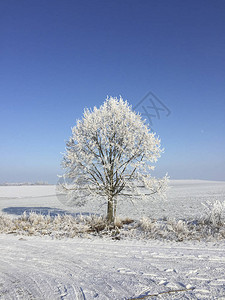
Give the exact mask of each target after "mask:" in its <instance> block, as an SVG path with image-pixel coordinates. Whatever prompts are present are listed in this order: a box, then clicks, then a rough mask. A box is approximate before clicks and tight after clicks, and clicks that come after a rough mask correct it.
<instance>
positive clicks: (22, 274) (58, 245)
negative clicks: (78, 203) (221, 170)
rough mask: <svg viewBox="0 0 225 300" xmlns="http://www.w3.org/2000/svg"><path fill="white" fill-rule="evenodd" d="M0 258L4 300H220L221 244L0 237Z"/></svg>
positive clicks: (224, 266)
mask: <svg viewBox="0 0 225 300" xmlns="http://www.w3.org/2000/svg"><path fill="white" fill-rule="evenodd" d="M0 254H1V255H0V299H4V300H10V299H43V300H47V299H49V300H54V299H55V300H56V299H65V300H66V299H68V300H69V299H71V300H76V299H77V300H78V299H87V300H89V299H112V300H113V299H115V300H120V299H136V298H137V297H139V299H142V298H143V297H144V296H146V295H154V294H157V293H163V294H161V295H160V296H158V297H156V296H152V297H151V299H158V298H160V299H225V276H224V270H225V248H224V244H223V245H222V244H220V245H213V244H208V245H206V244H203V243H195V244H193V243H177V244H176V243H162V242H157V241H151V242H148V243H144V242H140V241H139V242H137V241H136V242H135V241H129V242H128V241H126V242H125V241H112V240H99V239H95V240H87V239H77V238H75V239H63V240H51V239H50V238H39V237H38V238H37V237H25V238H21V237H18V236H10V235H8V236H6V235H1V236H0ZM193 288H194V289H193ZM168 291H174V292H173V293H168ZM144 299H147V297H146V298H144ZM148 299H150V298H148Z"/></svg>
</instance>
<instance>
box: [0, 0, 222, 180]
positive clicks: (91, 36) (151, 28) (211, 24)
mask: <svg viewBox="0 0 225 300" xmlns="http://www.w3.org/2000/svg"><path fill="white" fill-rule="evenodd" d="M0 44H1V47H0V126H1V131H0V141H1V147H0V182H6V181H7V182H18V181H36V180H46V181H49V182H56V181H57V177H56V175H57V174H60V173H62V171H61V169H60V161H61V158H62V155H61V154H60V153H61V152H64V149H65V140H67V139H68V138H69V136H70V135H71V127H72V126H74V125H75V122H76V120H77V118H80V117H82V113H83V109H84V107H93V106H94V105H96V106H99V105H101V103H102V102H103V101H104V100H105V98H106V96H107V95H112V96H119V95H122V97H123V98H124V99H127V100H128V101H129V103H130V104H132V105H133V106H135V105H137V103H138V102H139V101H140V100H141V99H142V98H143V97H144V96H145V95H146V94H147V93H148V92H149V91H152V92H153V93H154V94H155V95H156V96H157V97H158V98H159V99H160V101H162V102H163V103H164V104H165V105H166V107H167V108H168V109H169V110H170V111H171V114H170V115H169V116H166V114H165V111H164V112H163V111H160V114H161V115H160V118H159V119H157V118H153V128H154V130H155V131H157V134H159V136H160V137H161V140H162V144H163V147H165V153H164V154H163V156H162V158H161V159H160V160H159V162H158V164H157V168H156V169H157V170H158V171H157V172H156V175H162V174H164V173H165V172H168V173H169V175H170V176H171V178H175V179H209V180H225V156H224V154H225V138H224V137H225V134H224V132H225V1H224V0H216V1H212V0H197V1H196V0H190V1H180V0H176V1H173V0H170V1H167V0H164V1H161V0H157V1H156V0H154V1H153V0H148V1H144V0H141V1H139V0H136V1H134V0H120V1H118V0H108V1H105V0H104V1H103V0H89V1H83V0H82V1H73V0H65V1H62V0H60V1H59V0H48V1H46V0H37V1H28V0H26V1H24V0H20V1H18V0H16V1H11V0H2V1H0ZM158 104H159V103H158Z"/></svg>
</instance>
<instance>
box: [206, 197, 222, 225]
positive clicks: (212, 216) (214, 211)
mask: <svg viewBox="0 0 225 300" xmlns="http://www.w3.org/2000/svg"><path fill="white" fill-rule="evenodd" d="M202 204H203V205H204V207H205V212H204V213H205V215H204V216H203V221H204V222H206V223H212V224H213V225H214V226H221V225H222V224H223V223H224V221H225V201H224V202H222V201H218V200H217V201H215V202H214V203H212V202H210V201H207V202H206V203H202Z"/></svg>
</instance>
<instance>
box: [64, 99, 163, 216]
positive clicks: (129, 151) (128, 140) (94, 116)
mask: <svg viewBox="0 0 225 300" xmlns="http://www.w3.org/2000/svg"><path fill="white" fill-rule="evenodd" d="M66 146H67V147H66V153H65V154H64V158H63V162H62V165H63V167H64V168H65V169H66V173H65V174H64V175H63V177H64V178H66V179H69V180H70V184H68V183H63V184H61V188H62V189H63V191H66V193H67V194H68V195H69V197H70V199H72V200H73V202H74V204H79V205H82V204H85V202H86V201H87V199H88V197H87V196H88V195H89V194H95V195H98V196H99V197H105V198H106V199H107V219H108V222H113V221H114V218H115V216H116V209H117V200H118V199H122V197H124V196H125V197H126V199H127V198H134V199H138V197H140V196H145V194H146V192H144V191H146V188H147V189H148V195H153V196H154V195H156V194H160V195H162V196H164V195H165V190H166V187H167V179H168V177H167V176H165V177H164V178H162V179H156V178H154V177H151V175H150V172H151V171H152V170H153V169H154V166H153V165H152V164H154V163H155V162H156V161H157V160H158V158H159V157H160V154H161V152H162V150H161V148H160V140H159V138H157V137H156V136H155V134H154V133H152V132H151V131H150V129H149V128H148V126H147V125H146V124H145V122H144V121H143V120H142V119H141V116H140V115H139V114H137V113H135V112H134V111H132V108H131V107H130V106H129V104H128V103H127V101H124V100H123V99H122V98H121V97H120V98H119V99H117V98H113V97H110V98H107V99H106V101H105V102H104V104H103V105H102V106H101V107H100V108H99V109H98V108H96V107H94V109H93V110H89V109H86V110H85V111H84V115H83V118H82V119H81V120H78V121H77V124H76V126H75V127H74V128H73V129H72V136H71V138H70V139H69V141H68V142H67V144H66ZM144 187H145V189H144Z"/></svg>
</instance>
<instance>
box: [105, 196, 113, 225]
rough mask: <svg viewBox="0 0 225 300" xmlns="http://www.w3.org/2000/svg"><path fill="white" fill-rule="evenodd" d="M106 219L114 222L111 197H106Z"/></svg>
mask: <svg viewBox="0 0 225 300" xmlns="http://www.w3.org/2000/svg"><path fill="white" fill-rule="evenodd" d="M107 220H108V222H109V223H114V209H113V197H111V196H109V197H108V210H107Z"/></svg>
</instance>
